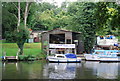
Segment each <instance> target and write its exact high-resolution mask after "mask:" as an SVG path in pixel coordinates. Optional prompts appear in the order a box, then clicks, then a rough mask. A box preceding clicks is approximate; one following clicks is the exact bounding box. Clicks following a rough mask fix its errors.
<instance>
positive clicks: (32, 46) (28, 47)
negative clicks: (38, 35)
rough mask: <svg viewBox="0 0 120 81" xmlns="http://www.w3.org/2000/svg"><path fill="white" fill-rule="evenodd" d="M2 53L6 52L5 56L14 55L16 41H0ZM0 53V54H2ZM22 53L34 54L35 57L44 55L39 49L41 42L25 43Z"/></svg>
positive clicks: (16, 48) (16, 47) (16, 49)
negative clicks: (0, 42)
mask: <svg viewBox="0 0 120 81" xmlns="http://www.w3.org/2000/svg"><path fill="white" fill-rule="evenodd" d="M1 45H2V54H3V53H4V52H6V55H7V56H16V54H17V51H18V46H17V44H16V43H2V44H1ZM2 54H1V55H2ZM24 55H34V56H35V57H45V55H44V54H42V51H41V43H25V44H24Z"/></svg>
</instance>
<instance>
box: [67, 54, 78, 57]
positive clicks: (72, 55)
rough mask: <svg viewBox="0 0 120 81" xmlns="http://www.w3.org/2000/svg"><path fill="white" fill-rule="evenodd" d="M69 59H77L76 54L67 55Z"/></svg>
mask: <svg viewBox="0 0 120 81" xmlns="http://www.w3.org/2000/svg"><path fill="white" fill-rule="evenodd" d="M65 56H66V57H67V58H76V55H75V54H65Z"/></svg>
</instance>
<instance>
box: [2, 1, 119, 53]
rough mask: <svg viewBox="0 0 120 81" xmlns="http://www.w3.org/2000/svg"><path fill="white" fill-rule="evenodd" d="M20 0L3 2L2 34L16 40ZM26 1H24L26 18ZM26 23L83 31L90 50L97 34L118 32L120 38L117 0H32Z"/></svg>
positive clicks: (27, 24) (28, 25) (86, 45)
mask: <svg viewBox="0 0 120 81" xmlns="http://www.w3.org/2000/svg"><path fill="white" fill-rule="evenodd" d="M16 5H17V3H2V8H3V9H2V14H3V16H2V22H3V23H2V26H3V31H2V33H3V38H5V39H6V40H7V41H8V42H14V41H13V39H12V37H14V35H13V33H12V31H13V30H15V29H16V27H17V8H16ZM25 6H26V4H25V3H21V10H20V11H21V22H24V15H23V14H24V11H25ZM26 26H27V27H28V28H31V29H32V30H52V29H54V28H63V29H68V30H72V31H78V32H79V31H80V32H82V36H83V38H82V39H83V41H84V46H85V50H86V52H90V50H91V49H92V47H93V45H94V44H95V38H96V36H97V35H109V34H111V35H115V36H117V37H118V38H119V40H120V31H119V30H120V6H119V5H118V4H116V3H115V2H96V3H92V2H88V3H86V2H71V3H70V2H63V3H62V6H61V7H57V6H55V5H54V4H50V3H47V2H42V3H32V4H31V6H30V7H29V13H28V18H27V23H26Z"/></svg>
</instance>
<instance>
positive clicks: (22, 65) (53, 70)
mask: <svg viewBox="0 0 120 81" xmlns="http://www.w3.org/2000/svg"><path fill="white" fill-rule="evenodd" d="M0 65H2V66H1V67H2V79H120V63H100V62H91V61H82V62H81V63H48V62H46V61H33V62H4V63H2V62H1V64H0Z"/></svg>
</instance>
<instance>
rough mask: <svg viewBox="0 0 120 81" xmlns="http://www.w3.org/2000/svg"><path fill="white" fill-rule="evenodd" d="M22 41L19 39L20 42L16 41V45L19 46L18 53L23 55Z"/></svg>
mask: <svg viewBox="0 0 120 81" xmlns="http://www.w3.org/2000/svg"><path fill="white" fill-rule="evenodd" d="M24 43H25V41H21V42H18V43H17V45H18V48H19V53H18V54H19V55H23V47H24Z"/></svg>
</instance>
